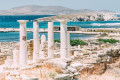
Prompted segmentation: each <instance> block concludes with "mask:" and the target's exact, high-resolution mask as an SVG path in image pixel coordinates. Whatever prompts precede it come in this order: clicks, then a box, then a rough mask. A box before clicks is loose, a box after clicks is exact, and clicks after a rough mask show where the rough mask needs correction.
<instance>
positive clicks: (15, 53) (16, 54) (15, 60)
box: [13, 49, 19, 66]
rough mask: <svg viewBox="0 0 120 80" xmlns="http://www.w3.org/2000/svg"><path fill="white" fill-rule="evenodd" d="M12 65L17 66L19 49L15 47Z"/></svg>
mask: <svg viewBox="0 0 120 80" xmlns="http://www.w3.org/2000/svg"><path fill="white" fill-rule="evenodd" d="M13 65H14V66H19V50H17V49H14V50H13Z"/></svg>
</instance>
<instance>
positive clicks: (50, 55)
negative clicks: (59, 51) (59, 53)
mask: <svg viewBox="0 0 120 80" xmlns="http://www.w3.org/2000/svg"><path fill="white" fill-rule="evenodd" d="M53 30H54V27H53V22H48V58H54V32H53Z"/></svg>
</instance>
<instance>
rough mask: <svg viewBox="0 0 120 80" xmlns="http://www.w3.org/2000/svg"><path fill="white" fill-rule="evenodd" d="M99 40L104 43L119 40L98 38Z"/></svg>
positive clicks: (112, 42)
mask: <svg viewBox="0 0 120 80" xmlns="http://www.w3.org/2000/svg"><path fill="white" fill-rule="evenodd" d="M98 41H99V42H104V43H107V42H109V43H111V44H114V43H116V42H119V40H116V39H98Z"/></svg>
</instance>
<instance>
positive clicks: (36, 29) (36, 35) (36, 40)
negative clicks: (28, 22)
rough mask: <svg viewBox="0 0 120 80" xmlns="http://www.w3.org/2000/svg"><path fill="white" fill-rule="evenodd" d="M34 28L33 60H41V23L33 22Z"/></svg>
mask: <svg viewBox="0 0 120 80" xmlns="http://www.w3.org/2000/svg"><path fill="white" fill-rule="evenodd" d="M33 26H34V33H33V38H34V44H33V46H34V47H33V60H37V59H38V58H39V48H40V41H39V23H38V22H37V21H35V22H33Z"/></svg>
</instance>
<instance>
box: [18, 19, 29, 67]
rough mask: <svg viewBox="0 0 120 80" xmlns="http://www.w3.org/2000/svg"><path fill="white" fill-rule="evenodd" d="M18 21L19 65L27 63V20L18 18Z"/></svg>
mask: <svg viewBox="0 0 120 80" xmlns="http://www.w3.org/2000/svg"><path fill="white" fill-rule="evenodd" d="M18 22H19V23H20V66H26V65H27V57H28V56H27V42H26V38H27V36H26V22H27V20H19V21H18Z"/></svg>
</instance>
